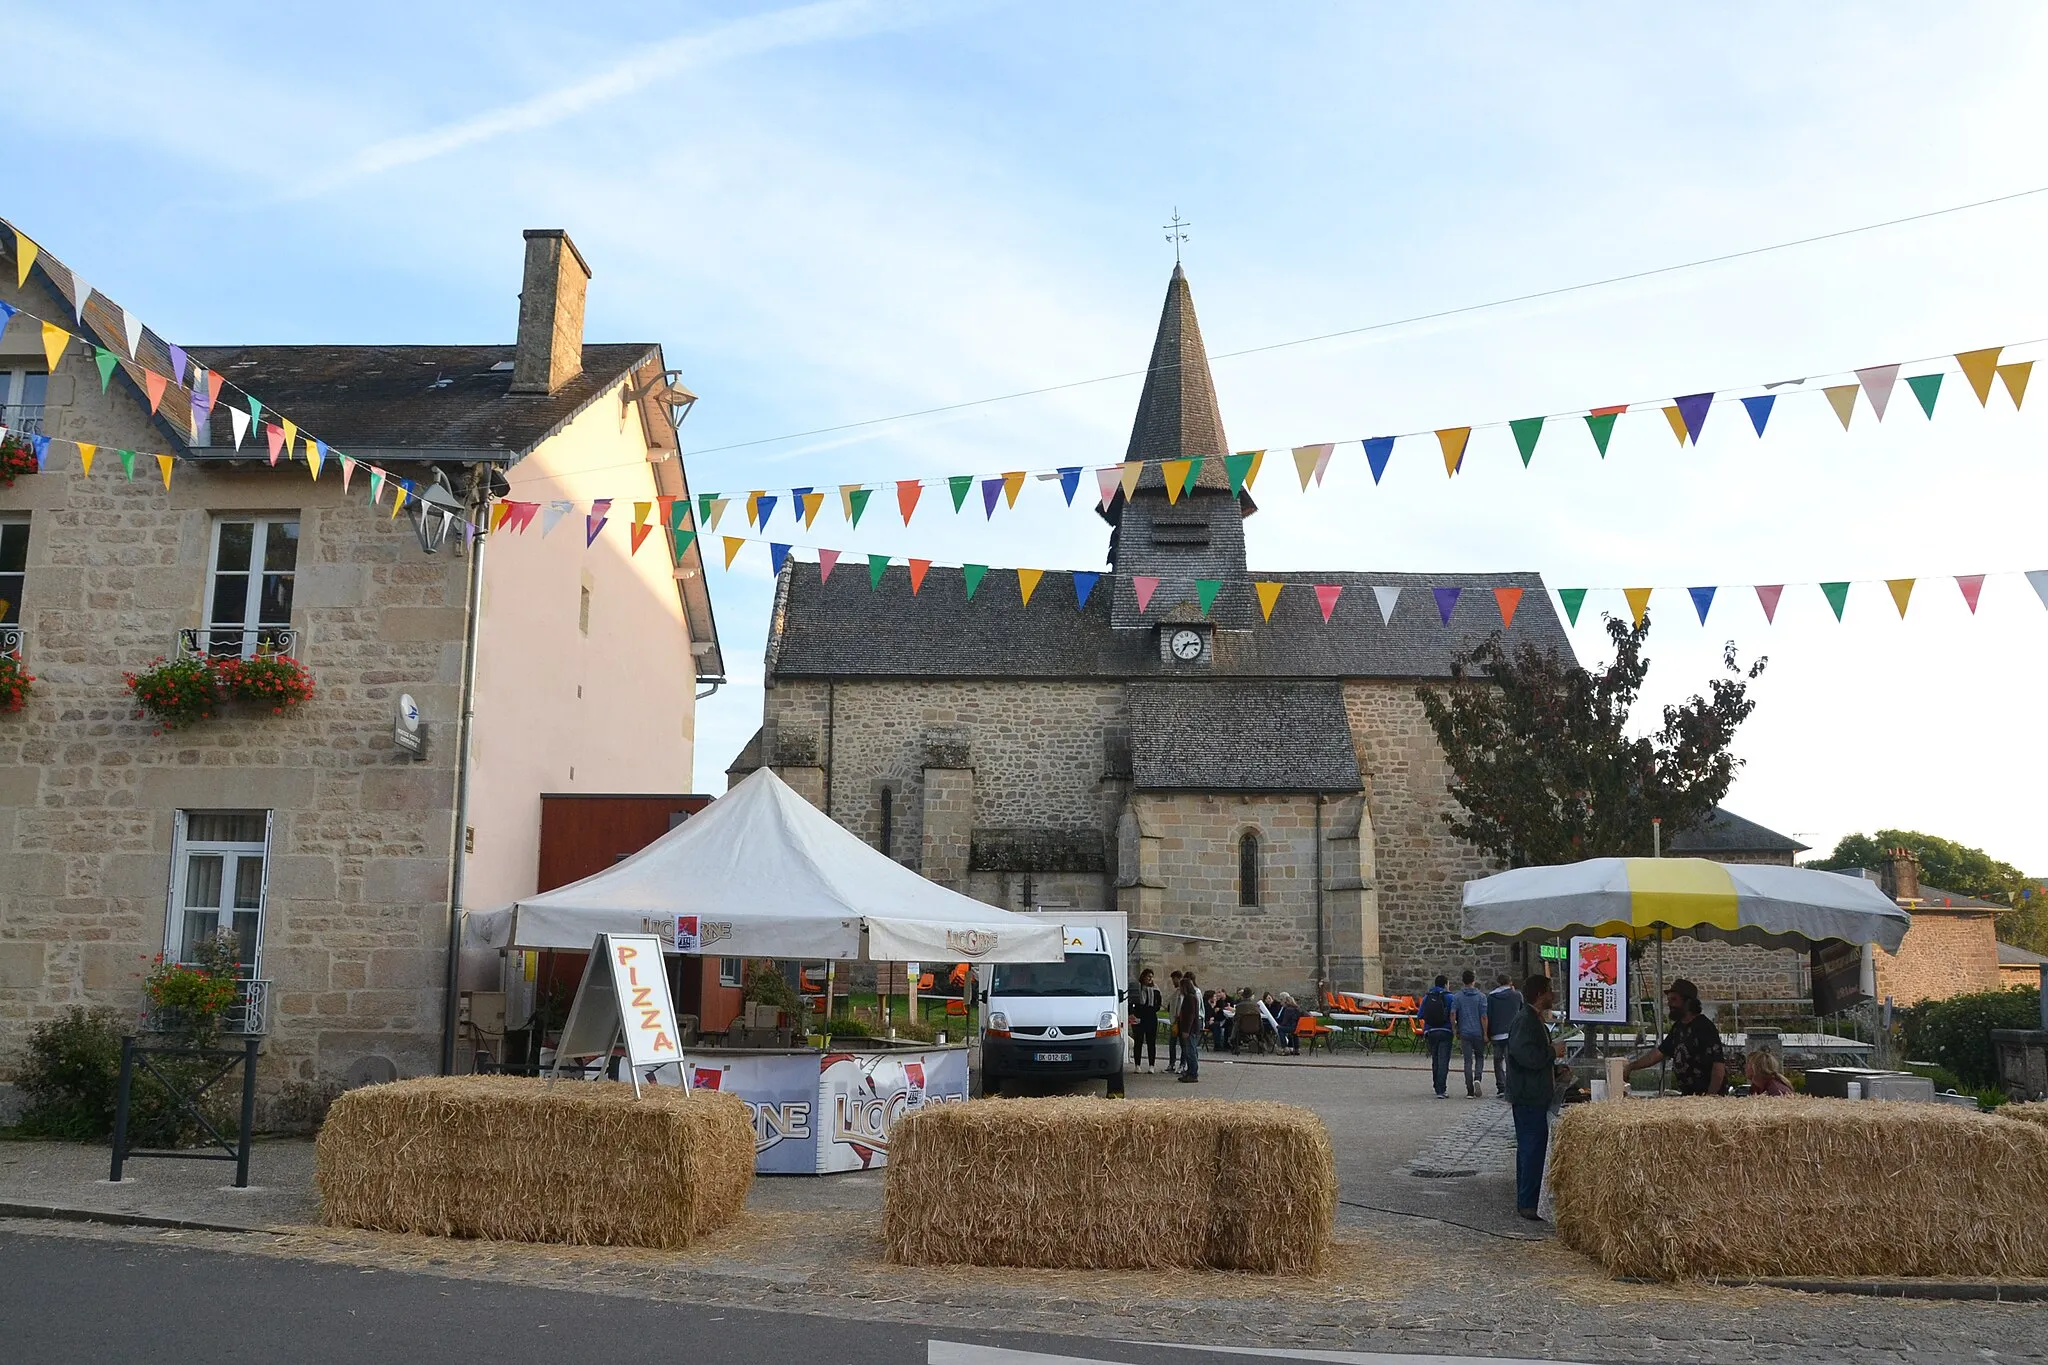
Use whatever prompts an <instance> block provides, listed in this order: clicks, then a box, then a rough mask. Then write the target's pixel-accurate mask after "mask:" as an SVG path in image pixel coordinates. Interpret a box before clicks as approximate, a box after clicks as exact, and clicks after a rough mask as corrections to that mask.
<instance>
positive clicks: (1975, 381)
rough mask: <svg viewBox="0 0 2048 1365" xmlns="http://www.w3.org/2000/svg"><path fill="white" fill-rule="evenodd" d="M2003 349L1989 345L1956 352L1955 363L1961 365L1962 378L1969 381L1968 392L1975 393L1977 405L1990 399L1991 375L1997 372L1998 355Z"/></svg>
mask: <svg viewBox="0 0 2048 1365" xmlns="http://www.w3.org/2000/svg"><path fill="white" fill-rule="evenodd" d="M2004 349H2005V347H2003V346H1990V347H1987V348H1985V349H1984V350H1981V351H1958V352H1957V353H1956V364H1958V365H1960V366H1962V367H1963V378H1965V379H1967V380H1969V381H1970V392H1972V393H1974V394H1976V395H1977V402H1978V404H1979V406H1982V405H1983V404H1986V403H1989V402H1990V401H1991V376H1992V375H1994V374H1996V373H1997V372H1998V356H1999V353H2000V352H2001V351H2003V350H2004Z"/></svg>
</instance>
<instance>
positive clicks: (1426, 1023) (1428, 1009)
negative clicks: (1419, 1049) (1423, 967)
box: [1416, 976, 1451, 1100]
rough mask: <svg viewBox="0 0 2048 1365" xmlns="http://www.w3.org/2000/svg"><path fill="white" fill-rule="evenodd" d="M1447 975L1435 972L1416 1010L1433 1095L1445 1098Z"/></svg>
mask: <svg viewBox="0 0 2048 1365" xmlns="http://www.w3.org/2000/svg"><path fill="white" fill-rule="evenodd" d="M1448 985H1450V978H1449V977H1447V976H1439V977H1437V979H1436V984H1435V985H1434V986H1431V987H1430V988H1429V992H1428V993H1427V994H1426V995H1424V996H1423V997H1422V1004H1421V1006H1420V1007H1418V1008H1417V1010H1416V1013H1417V1014H1419V1015H1420V1016H1421V1017H1422V1042H1423V1045H1424V1046H1425V1047H1427V1048H1428V1049H1429V1078H1430V1080H1431V1082H1432V1083H1433V1084H1435V1086H1436V1097H1437V1098H1438V1099H1440V1100H1441V1099H1448V1098H1450V1096H1449V1095H1448V1093H1446V1092H1447V1089H1448V1087H1449V1086H1450V1083H1451V993H1450V992H1449V991H1448V990H1446V989H1445V987H1447V986H1448Z"/></svg>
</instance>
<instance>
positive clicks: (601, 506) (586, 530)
mask: <svg viewBox="0 0 2048 1365" xmlns="http://www.w3.org/2000/svg"><path fill="white" fill-rule="evenodd" d="M611 511H612V500H611V499H610V498H593V499H592V500H591V503H590V515H589V516H586V517H585V518H583V547H584V548H585V549H589V548H590V547H591V546H592V545H595V544H596V543H597V536H598V533H599V532H600V531H602V530H604V523H605V519H606V518H607V517H609V516H610V515H611ZM725 562H726V565H727V567H730V566H731V565H732V557H731V556H730V555H728V556H726V560H725Z"/></svg>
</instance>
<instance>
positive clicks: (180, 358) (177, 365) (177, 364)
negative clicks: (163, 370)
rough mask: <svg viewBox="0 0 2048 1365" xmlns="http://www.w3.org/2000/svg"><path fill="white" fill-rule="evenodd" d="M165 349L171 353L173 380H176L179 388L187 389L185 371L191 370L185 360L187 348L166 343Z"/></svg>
mask: <svg viewBox="0 0 2048 1365" xmlns="http://www.w3.org/2000/svg"><path fill="white" fill-rule="evenodd" d="M164 349H165V350H167V351H169V352H170V353H171V378H172V379H173V380H175V381H176V382H177V385H178V387H179V388H181V389H182V388H184V387H185V371H186V369H187V368H189V365H188V362H187V360H186V358H185V348H184V347H182V346H173V345H171V344H170V343H169V342H168V341H167V342H165V343H164Z"/></svg>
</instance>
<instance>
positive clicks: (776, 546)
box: [635, 541, 789, 578]
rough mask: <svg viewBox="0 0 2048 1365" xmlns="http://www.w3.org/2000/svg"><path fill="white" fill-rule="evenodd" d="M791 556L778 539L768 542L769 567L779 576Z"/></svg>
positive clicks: (786, 547) (770, 570)
mask: <svg viewBox="0 0 2048 1365" xmlns="http://www.w3.org/2000/svg"><path fill="white" fill-rule="evenodd" d="M635 543H637V542H635ZM788 558H789V547H788V546H787V545H783V544H781V543H779V542H777V541H770V542H768V568H769V572H771V573H773V574H774V575H775V576H776V577H777V578H780V577H782V565H783V563H784V561H786V560H787V559H788Z"/></svg>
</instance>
